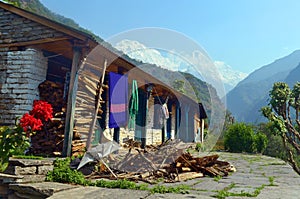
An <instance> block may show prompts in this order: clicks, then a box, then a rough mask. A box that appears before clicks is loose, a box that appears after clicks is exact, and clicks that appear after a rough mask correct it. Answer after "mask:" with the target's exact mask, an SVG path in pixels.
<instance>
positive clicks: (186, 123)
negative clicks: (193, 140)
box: [184, 104, 190, 142]
mask: <svg viewBox="0 0 300 199" xmlns="http://www.w3.org/2000/svg"><path fill="white" fill-rule="evenodd" d="M189 111H190V105H188V104H187V105H185V107H184V112H185V141H186V142H188V141H189Z"/></svg>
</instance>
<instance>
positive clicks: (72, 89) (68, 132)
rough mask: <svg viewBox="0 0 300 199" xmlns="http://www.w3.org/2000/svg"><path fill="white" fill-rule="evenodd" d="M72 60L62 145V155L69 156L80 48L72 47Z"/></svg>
mask: <svg viewBox="0 0 300 199" xmlns="http://www.w3.org/2000/svg"><path fill="white" fill-rule="evenodd" d="M73 51H74V53H73V60H72V68H71V78H70V85H69V93H68V103H67V113H66V126H65V139H64V146H63V153H62V155H63V156H68V157H70V156H71V150H72V139H73V128H74V115H75V100H76V93H77V84H78V73H77V72H78V69H79V64H80V58H81V55H82V51H81V48H79V47H74V48H73Z"/></svg>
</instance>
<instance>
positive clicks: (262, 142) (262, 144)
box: [255, 132, 268, 153]
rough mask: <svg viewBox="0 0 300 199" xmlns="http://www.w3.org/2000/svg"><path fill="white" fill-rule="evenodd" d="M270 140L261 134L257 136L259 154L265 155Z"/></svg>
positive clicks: (256, 145)
mask: <svg viewBox="0 0 300 199" xmlns="http://www.w3.org/2000/svg"><path fill="white" fill-rule="evenodd" d="M267 145H268V139H267V136H266V135H265V134H263V133H261V132H258V133H256V134H255V147H256V151H257V152H258V153H263V152H264V150H265V149H266V148H267Z"/></svg>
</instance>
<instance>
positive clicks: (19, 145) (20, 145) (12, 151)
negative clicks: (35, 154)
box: [0, 125, 30, 172]
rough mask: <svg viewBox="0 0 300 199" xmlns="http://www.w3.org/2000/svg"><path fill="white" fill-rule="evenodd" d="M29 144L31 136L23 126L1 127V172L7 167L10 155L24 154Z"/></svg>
mask: <svg viewBox="0 0 300 199" xmlns="http://www.w3.org/2000/svg"><path fill="white" fill-rule="evenodd" d="M29 146H30V142H29V138H28V137H27V135H26V132H24V131H23V128H22V127H21V126H19V125H16V126H15V127H12V128H10V127H8V126H2V127H0V158H1V159H0V172H3V171H5V169H6V168H7V166H8V161H9V157H10V156H12V155H21V154H24V152H25V150H26V149H27V148H28V147H29Z"/></svg>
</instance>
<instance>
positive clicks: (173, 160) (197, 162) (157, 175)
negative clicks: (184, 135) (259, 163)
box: [92, 140, 233, 183]
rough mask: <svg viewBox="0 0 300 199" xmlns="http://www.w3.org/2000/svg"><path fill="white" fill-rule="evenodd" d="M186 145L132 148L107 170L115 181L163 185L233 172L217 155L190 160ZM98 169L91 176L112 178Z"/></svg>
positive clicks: (173, 143) (176, 141) (230, 166)
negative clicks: (110, 170)
mask: <svg viewBox="0 0 300 199" xmlns="http://www.w3.org/2000/svg"><path fill="white" fill-rule="evenodd" d="M189 146H190V144H187V143H183V142H181V141H180V140H173V141H168V142H166V143H163V144H162V145H161V146H158V147H154V146H152V147H151V146H150V147H148V148H147V149H146V150H144V151H143V150H142V149H137V148H135V149H136V151H137V153H135V154H134V152H133V153H132V152H128V153H127V154H126V155H125V157H124V158H122V159H121V160H119V161H116V162H115V163H114V164H111V168H112V170H113V171H114V174H115V175H116V176H117V178H118V179H128V180H134V181H144V182H148V183H154V182H157V180H158V179H161V178H163V179H164V181H165V182H178V181H184V180H187V179H193V178H199V177H203V176H227V175H228V173H229V172H231V171H233V167H232V165H230V163H228V162H225V161H220V160H218V158H219V156H218V155H209V156H204V157H194V156H193V155H192V154H190V153H188V152H186V149H187V148H188V147H189ZM131 149H132V148H131ZM111 163H113V162H111ZM100 167H101V168H102V171H101V172H99V171H98V172H95V173H94V174H93V175H92V176H93V177H96V178H98V177H100V178H103V177H106V178H112V175H110V174H109V172H108V171H107V170H105V169H103V165H101V166H100ZM103 171H106V172H103Z"/></svg>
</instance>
